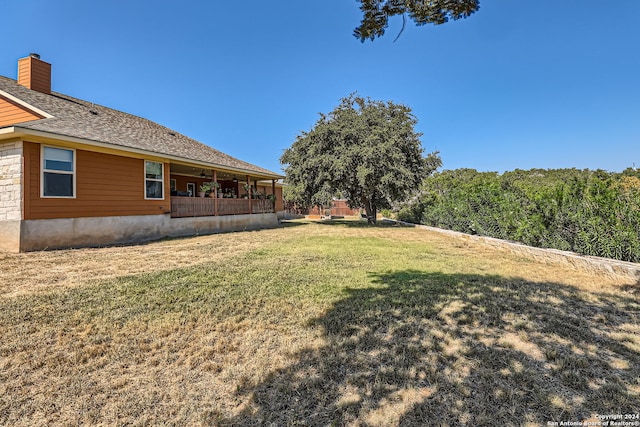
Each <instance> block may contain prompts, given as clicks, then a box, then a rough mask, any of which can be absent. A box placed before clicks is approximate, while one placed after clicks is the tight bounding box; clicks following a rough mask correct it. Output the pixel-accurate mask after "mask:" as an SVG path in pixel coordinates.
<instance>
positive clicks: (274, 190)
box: [271, 179, 277, 212]
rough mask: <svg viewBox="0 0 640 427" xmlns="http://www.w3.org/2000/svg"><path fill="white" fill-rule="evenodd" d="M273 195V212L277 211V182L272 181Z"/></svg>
mask: <svg viewBox="0 0 640 427" xmlns="http://www.w3.org/2000/svg"><path fill="white" fill-rule="evenodd" d="M271 194H273V212H275V211H276V202H277V200H276V180H275V179H272V180H271Z"/></svg>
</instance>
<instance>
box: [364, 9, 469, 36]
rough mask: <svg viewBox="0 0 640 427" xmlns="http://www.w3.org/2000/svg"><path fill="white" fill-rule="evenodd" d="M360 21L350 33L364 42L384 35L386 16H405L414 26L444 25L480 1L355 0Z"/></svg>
mask: <svg viewBox="0 0 640 427" xmlns="http://www.w3.org/2000/svg"><path fill="white" fill-rule="evenodd" d="M358 1H359V2H360V10H361V11H362V22H360V26H358V27H357V28H356V29H355V30H354V31H353V35H354V36H355V37H357V38H359V39H360V41H362V42H364V41H365V40H366V39H370V40H374V39H375V38H376V37H380V36H382V35H383V34H384V32H385V29H386V28H387V26H388V25H389V18H390V17H392V16H395V15H402V17H403V27H402V28H403V29H404V22H405V21H404V20H405V19H406V16H407V15H408V16H409V18H410V19H411V20H413V21H414V22H415V23H416V25H426V24H434V25H439V24H444V23H445V22H448V21H449V20H451V19H453V20H457V19H461V18H467V17H469V16H471V14H473V13H475V12H476V11H477V10H478V9H479V8H480V0H358Z"/></svg>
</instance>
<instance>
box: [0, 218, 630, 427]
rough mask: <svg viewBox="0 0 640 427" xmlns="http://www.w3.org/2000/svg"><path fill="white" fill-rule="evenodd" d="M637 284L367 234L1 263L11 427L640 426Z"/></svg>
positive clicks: (212, 241) (348, 230)
mask: <svg viewBox="0 0 640 427" xmlns="http://www.w3.org/2000/svg"><path fill="white" fill-rule="evenodd" d="M638 295H639V294H638V285H637V284H633V283H628V282H625V281H623V280H615V279H612V278H607V277H604V276H603V277H597V276H593V275H592V274H590V273H587V272H581V271H577V270H572V269H571V268H569V267H566V266H553V265H545V264H541V263H538V262H534V261H532V260H529V259H525V258H522V257H518V256H515V255H512V254H510V253H508V252H506V251H505V252H502V251H499V250H496V249H491V248H488V247H485V246H482V245H481V244H478V243H474V242H469V241H463V240H456V239H452V238H447V237H444V236H441V235H438V234H434V233H430V232H428V231H425V230H417V229H413V228H398V227H389V226H387V227H385V226H377V227H370V226H366V225H364V224H362V223H358V222H349V221H333V222H324V223H306V222H294V223H289V224H287V225H285V226H284V227H282V228H278V229H272V230H262V231H253V232H243V233H229V234H220V235H213V236H201V237H194V238H188V239H175V240H167V241H161V242H155V243H151V244H147V245H140V246H128V247H116V248H100V249H80V250H68V251H52V252H39V253H28V254H0V425H12V426H13V425H15V426H38V425H277V426H280V425H318V426H326V425H337V426H339V425H352V426H365V425H366V426H369V425H371V426H378V425H379V426H386V425H402V426H411V425H416V426H418V425H420V426H422V425H451V426H455V425H469V426H472V425H473V426H477V425H492V426H495V425H546V424H547V422H550V421H580V420H586V419H591V420H594V419H595V418H593V417H595V416H596V415H597V414H636V413H640V301H639V297H638Z"/></svg>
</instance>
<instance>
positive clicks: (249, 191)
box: [247, 175, 253, 214]
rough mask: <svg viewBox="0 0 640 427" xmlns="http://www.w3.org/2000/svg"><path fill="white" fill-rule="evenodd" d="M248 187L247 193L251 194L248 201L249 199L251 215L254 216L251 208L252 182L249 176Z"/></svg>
mask: <svg viewBox="0 0 640 427" xmlns="http://www.w3.org/2000/svg"><path fill="white" fill-rule="evenodd" d="M247 185H248V186H249V190H247V192H248V193H249V197H248V199H249V214H252V213H253V209H252V206H251V193H252V191H251V180H250V178H249V175H247Z"/></svg>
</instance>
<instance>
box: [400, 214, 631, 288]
mask: <svg viewBox="0 0 640 427" xmlns="http://www.w3.org/2000/svg"><path fill="white" fill-rule="evenodd" d="M402 224H403V225H408V226H415V227H417V228H421V229H424V230H429V231H433V232H435V233H440V234H445V235H448V236H451V237H455V238H458V239H465V240H471V241H476V242H480V243H483V244H485V245H489V246H492V247H495V248H499V249H503V250H508V251H510V252H512V253H514V254H517V255H522V256H525V257H528V258H533V259H535V260H537V261H542V262H545V263H549V264H564V265H570V266H572V267H574V268H578V269H581V270H586V271H589V272H593V273H597V274H605V275H607V276H610V277H616V278H622V279H625V280H631V281H633V282H634V283H637V284H639V285H640V264H636V263H632V262H624V261H617V260H612V259H609V258H599V257H593V256H584V255H578V254H576V253H574V252H567V251H559V250H557V249H544V248H536V247H533V246H526V245H523V244H521V243H516V242H509V241H506V240H500V239H495V238H493V237H484V236H474V235H471V234H465V233H460V232H457V231H451V230H443V229H441V228H435V227H429V226H427V225H415V224H409V223H402Z"/></svg>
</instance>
